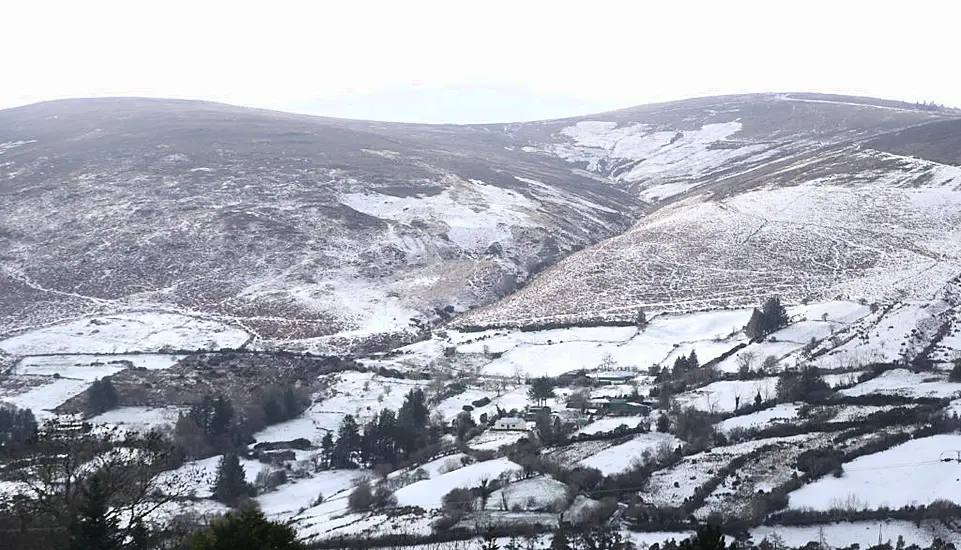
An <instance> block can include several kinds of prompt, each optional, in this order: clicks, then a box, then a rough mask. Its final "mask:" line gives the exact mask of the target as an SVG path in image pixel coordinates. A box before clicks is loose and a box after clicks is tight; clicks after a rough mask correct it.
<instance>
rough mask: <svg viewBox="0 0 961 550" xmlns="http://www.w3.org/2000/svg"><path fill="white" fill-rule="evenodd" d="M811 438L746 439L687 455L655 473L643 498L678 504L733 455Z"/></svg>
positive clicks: (659, 502) (660, 502)
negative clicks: (741, 441) (734, 443)
mask: <svg viewBox="0 0 961 550" xmlns="http://www.w3.org/2000/svg"><path fill="white" fill-rule="evenodd" d="M811 437H813V436H810V435H800V436H791V437H777V438H769V439H760V440H757V441H746V442H744V443H738V444H736V445H728V446H726V447H715V448H714V449H712V450H711V451H707V452H702V453H698V454H695V455H691V456H687V457H684V458H683V459H682V460H681V461H680V462H679V463H677V464H676V465H674V466H671V467H670V468H667V469H665V470H659V471H657V472H654V474H653V475H652V476H651V479H650V481H649V482H648V484H647V486H646V487H645V488H644V490H643V491H642V492H641V494H640V495H641V498H642V499H643V500H644V502H648V503H651V504H654V505H658V506H678V505H679V504H680V503H682V502H684V499H686V498H689V497H691V496H692V495H693V494H694V491H695V490H696V489H697V488H698V487H700V486H702V485H704V484H705V483H706V482H707V481H708V480H709V479H710V478H711V477H712V476H713V475H714V474H715V473H716V471H717V469H718V468H721V467H723V466H725V465H727V464H728V463H730V461H731V460H732V459H733V458H735V457H737V456H740V455H743V454H746V453H749V452H751V451H753V450H755V449H758V448H760V447H763V446H765V445H772V444H780V445H788V444H793V443H797V442H800V441H805V440H807V439H810V438H811Z"/></svg>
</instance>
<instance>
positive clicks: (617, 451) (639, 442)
mask: <svg viewBox="0 0 961 550" xmlns="http://www.w3.org/2000/svg"><path fill="white" fill-rule="evenodd" d="M680 443H681V441H680V440H679V439H677V438H676V437H674V436H673V435H671V434H663V433H656V432H653V433H646V434H639V435H636V436H634V437H633V438H632V439H631V440H630V441H628V442H627V443H622V444H620V445H615V446H613V447H610V448H607V449H604V450H603V451H601V452H599V453H597V454H595V455H593V456H590V457H588V458H585V459H583V460H581V461H580V463H579V464H580V465H582V466H587V467H589V468H597V469H598V470H600V471H601V473H602V474H604V475H611V474H616V473H619V472H623V471H626V470H629V469H630V468H631V467H632V465H633V463H634V462H635V461H638V462H641V463H643V462H644V461H645V460H646V459H647V458H650V459H653V458H656V457H657V453H658V451H659V450H660V449H662V448H663V449H670V450H673V449H674V448H675V447H676V446H678V445H679V444H680Z"/></svg>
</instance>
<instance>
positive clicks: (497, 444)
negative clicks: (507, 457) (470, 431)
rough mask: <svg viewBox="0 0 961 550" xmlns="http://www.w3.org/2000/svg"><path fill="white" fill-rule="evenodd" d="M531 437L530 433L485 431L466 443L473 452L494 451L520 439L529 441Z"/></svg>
mask: <svg viewBox="0 0 961 550" xmlns="http://www.w3.org/2000/svg"><path fill="white" fill-rule="evenodd" d="M531 437H532V434H531V433H530V432H523V431H499V430H487V431H485V432H484V433H482V434H480V435H479V436H477V437H475V438H474V439H471V440H470V441H468V442H467V446H468V447H470V448H471V449H474V450H475V451H496V450H497V449H500V448H501V447H503V446H504V445H511V444H514V443H517V442H518V441H519V440H521V439H524V438H528V439H530V438H531Z"/></svg>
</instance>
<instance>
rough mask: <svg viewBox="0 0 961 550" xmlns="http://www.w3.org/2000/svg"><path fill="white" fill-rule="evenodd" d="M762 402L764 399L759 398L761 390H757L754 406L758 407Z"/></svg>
mask: <svg viewBox="0 0 961 550" xmlns="http://www.w3.org/2000/svg"><path fill="white" fill-rule="evenodd" d="M762 403H764V400H763V399H761V390H758V391H757V394H756V395H755V396H754V406H755V407H760V406H761V404H762Z"/></svg>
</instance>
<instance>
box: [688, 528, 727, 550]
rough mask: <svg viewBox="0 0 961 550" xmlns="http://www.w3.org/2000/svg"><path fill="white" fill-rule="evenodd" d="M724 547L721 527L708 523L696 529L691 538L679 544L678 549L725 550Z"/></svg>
mask: <svg viewBox="0 0 961 550" xmlns="http://www.w3.org/2000/svg"><path fill="white" fill-rule="evenodd" d="M726 546H727V543H726V542H725V540H724V533H723V532H722V531H721V526H720V525H715V524H711V523H709V524H707V525H702V526H700V527H698V529H697V532H696V533H694V536H693V537H691V538H689V539H687V540H685V541H682V542H681V545H680V548H681V550H725V548H726ZM732 550H733V547H732Z"/></svg>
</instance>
